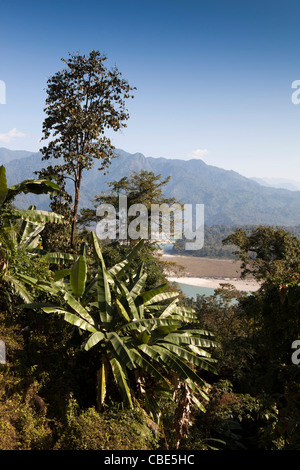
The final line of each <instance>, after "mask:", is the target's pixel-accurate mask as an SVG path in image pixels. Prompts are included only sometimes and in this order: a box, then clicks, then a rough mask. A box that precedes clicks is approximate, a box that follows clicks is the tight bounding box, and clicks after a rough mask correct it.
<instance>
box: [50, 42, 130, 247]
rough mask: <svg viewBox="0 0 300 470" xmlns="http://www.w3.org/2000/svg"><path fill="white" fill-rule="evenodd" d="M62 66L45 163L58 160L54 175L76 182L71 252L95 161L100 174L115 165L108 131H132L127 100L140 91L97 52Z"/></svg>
mask: <svg viewBox="0 0 300 470" xmlns="http://www.w3.org/2000/svg"><path fill="white" fill-rule="evenodd" d="M62 61H63V63H64V64H65V68H64V69H62V70H60V71H58V72H57V73H56V74H54V75H53V76H52V77H50V78H49V80H48V82H47V84H48V87H47V99H46V107H45V109H44V111H45V113H46V118H45V120H44V123H43V138H42V140H44V141H45V140H46V141H48V140H49V142H48V144H47V145H45V146H44V147H43V148H42V149H41V152H42V154H43V160H50V159H53V158H54V159H58V160H59V162H58V164H57V165H55V166H53V167H52V170H53V171H54V173H56V174H57V175H60V176H62V177H63V178H64V180H66V179H70V180H71V181H72V182H73V185H74V203H73V207H72V222H71V248H74V246H75V229H76V221H77V213H78V205H79V195H80V186H81V182H82V176H83V172H84V170H90V169H91V168H92V166H93V164H94V162H95V160H100V161H101V166H100V167H99V168H98V169H99V170H105V169H107V167H108V166H109V164H110V161H111V158H113V157H114V147H113V145H112V143H111V141H110V139H109V138H108V137H106V136H105V131H106V130H108V129H109V130H111V129H112V130H113V131H118V130H119V129H121V128H124V127H126V121H127V120H128V118H129V114H128V111H127V109H126V108H125V101H126V99H128V98H132V97H133V96H132V94H131V92H132V90H134V88H132V87H130V85H129V84H128V82H127V80H124V79H123V78H122V77H121V73H120V72H119V71H118V69H117V68H116V67H113V68H112V69H108V68H107V67H106V64H105V62H106V61H107V57H106V56H105V55H102V54H101V53H100V52H98V51H94V50H93V51H91V53H90V54H89V55H88V56H85V55H79V54H76V55H71V54H70V56H69V58H68V59H67V60H65V59H62ZM42 171H45V170H42Z"/></svg>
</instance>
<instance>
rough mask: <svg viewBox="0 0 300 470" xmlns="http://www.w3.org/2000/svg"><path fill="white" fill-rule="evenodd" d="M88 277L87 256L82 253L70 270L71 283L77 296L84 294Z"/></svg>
mask: <svg viewBox="0 0 300 470" xmlns="http://www.w3.org/2000/svg"><path fill="white" fill-rule="evenodd" d="M86 277H87V265H86V258H85V256H83V255H80V256H79V257H78V258H77V260H76V261H75V263H74V264H73V266H72V268H71V272H70V285H71V289H72V291H73V294H74V295H75V297H76V298H79V297H81V296H82V295H83V293H84V290H85V284H86Z"/></svg>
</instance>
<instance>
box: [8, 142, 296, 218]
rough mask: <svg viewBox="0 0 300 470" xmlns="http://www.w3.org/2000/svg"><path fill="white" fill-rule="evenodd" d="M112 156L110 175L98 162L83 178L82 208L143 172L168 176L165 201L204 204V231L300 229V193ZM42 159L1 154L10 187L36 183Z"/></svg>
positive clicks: (212, 171) (42, 199)
mask: <svg viewBox="0 0 300 470" xmlns="http://www.w3.org/2000/svg"><path fill="white" fill-rule="evenodd" d="M10 152H12V153H10ZM14 152H16V153H14ZM116 154H117V155H118V157H117V158H114V159H113V160H112V163H111V165H110V168H109V172H108V174H106V175H104V174H103V172H100V171H98V170H97V161H96V162H95V166H94V167H93V169H92V170H90V171H89V172H85V173H84V176H83V182H82V189H81V200H80V207H81V208H82V207H92V206H93V203H92V202H91V200H92V198H93V197H94V196H96V195H100V194H101V192H102V191H107V190H108V186H107V184H106V183H107V182H109V181H114V180H119V179H120V178H122V177H123V176H128V175H129V174H130V173H131V172H132V171H140V170H141V169H143V170H147V171H153V172H154V173H155V174H161V175H162V177H163V178H165V177H167V176H169V175H170V176H171V179H170V182H169V183H168V185H167V186H166V191H165V195H166V196H174V197H176V199H177V200H179V201H180V202H182V203H186V204H204V206H205V224H207V225H217V224H223V225H234V224H240V225H252V224H265V225H283V226H291V225H299V224H300V191H289V190H287V189H276V188H273V187H269V186H263V185H261V184H259V183H258V182H256V181H254V180H253V179H251V178H246V177H244V176H242V175H240V174H239V173H237V172H235V171H232V170H224V169H222V168H218V167H215V166H211V165H207V164H206V163H205V162H203V161H202V160H198V159H197V160H196V159H192V160H180V159H169V158H153V157H145V156H144V155H143V154H141V153H135V154H130V153H128V152H126V151H124V150H121V149H117V150H116ZM3 155H4V157H3ZM13 156H15V157H16V158H12V157H13ZM8 157H9V158H8ZM41 157H42V156H41V154H40V153H30V152H28V154H26V152H23V153H22V151H19V152H18V151H9V150H8V149H0V164H1V163H3V164H4V165H5V167H6V171H7V178H8V183H9V184H10V185H11V184H14V183H16V182H19V181H21V180H23V179H25V178H30V177H34V171H37V170H40V169H41V168H43V167H45V166H47V165H48V162H43V161H42V159H41ZM70 189H71V187H70ZM70 192H71V191H70ZM71 194H73V192H71ZM17 203H18V205H19V206H20V207H27V206H28V205H29V204H36V205H37V206H38V207H39V208H41V209H47V208H48V204H49V198H48V197H47V196H39V197H36V196H33V195H26V196H22V197H21V198H20V199H18V201H17Z"/></svg>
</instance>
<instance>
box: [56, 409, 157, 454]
mask: <svg viewBox="0 0 300 470" xmlns="http://www.w3.org/2000/svg"><path fill="white" fill-rule="evenodd" d="M74 405H75V406H74ZM157 445H158V436H155V434H154V433H153V431H152V430H151V429H150V427H148V426H147V424H146V421H145V416H144V415H143V413H142V411H140V410H139V409H135V410H126V411H125V410H121V409H113V410H109V411H105V412H103V413H98V412H97V411H96V410H95V409H94V408H89V409H87V410H85V411H82V410H80V409H79V408H78V407H77V406H76V403H74V402H73V403H71V410H70V413H69V416H68V422H67V425H66V427H64V429H63V432H62V434H61V436H60V438H59V439H58V442H57V443H56V445H55V450H116V449H118V450H151V449H155V448H157Z"/></svg>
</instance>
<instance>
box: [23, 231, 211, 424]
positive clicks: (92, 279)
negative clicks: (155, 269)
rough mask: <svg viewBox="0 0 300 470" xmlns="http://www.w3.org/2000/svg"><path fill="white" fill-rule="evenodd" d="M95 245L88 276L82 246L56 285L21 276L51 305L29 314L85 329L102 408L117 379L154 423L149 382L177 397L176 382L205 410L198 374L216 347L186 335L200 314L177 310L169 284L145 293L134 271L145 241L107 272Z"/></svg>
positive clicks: (141, 276) (130, 402)
mask: <svg viewBox="0 0 300 470" xmlns="http://www.w3.org/2000/svg"><path fill="white" fill-rule="evenodd" d="M91 239H92V247H93V253H94V258H95V260H96V262H97V270H96V271H95V272H94V273H89V272H88V269H87V259H86V254H85V250H84V247H83V249H82V251H81V253H80V254H79V256H78V258H77V259H76V261H75V263H74V264H73V265H72V267H70V269H67V270H66V269H64V270H62V271H57V272H56V276H57V277H56V281H55V282H53V283H50V282H45V281H43V282H41V281H39V280H36V279H32V278H29V277H28V276H23V277H22V278H23V281H24V282H27V283H29V284H31V285H34V286H35V287H36V288H39V289H41V290H43V291H45V292H47V293H48V294H50V296H51V297H52V298H53V300H54V302H53V303H51V304H38V303H32V304H28V305H27V308H42V309H43V311H44V312H47V313H49V314H59V315H61V316H62V317H63V318H64V320H65V321H66V322H68V323H70V324H72V325H74V326H75V327H77V328H79V329H80V330H81V332H82V337H83V348H84V350H85V351H88V350H90V349H91V348H94V349H97V351H98V353H99V358H101V361H100V364H101V365H100V368H99V371H98V405H99V408H101V407H102V406H103V405H104V403H105V399H106V392H107V384H108V381H109V379H110V377H113V379H114V382H115V383H116V385H117V387H118V389H119V392H120V394H121V397H122V401H123V404H124V405H125V406H127V407H130V408H132V407H134V405H135V403H136V400H139V399H141V400H142V402H143V404H146V403H147V404H148V408H149V411H150V412H151V413H152V416H153V417H154V418H155V417H157V415H158V413H159V409H158V407H157V402H156V401H155V397H154V396H153V389H151V390H149V389H148V386H147V385H148V384H149V383H150V382H151V381H152V383H153V382H154V383H156V385H159V387H160V389H161V390H165V391H166V390H168V391H171V390H173V391H174V384H175V389H176V387H179V384H180V383H182V382H184V384H185V385H186V386H187V387H188V389H189V390H190V392H191V394H192V396H193V401H194V403H195V404H196V405H197V406H199V407H200V408H201V409H204V407H203V401H204V400H207V399H208V395H207V392H206V390H207V387H208V384H207V383H206V382H205V380H203V379H202V378H201V374H200V371H201V370H206V371H210V372H215V370H214V366H213V363H214V362H215V360H214V359H213V358H212V357H211V354H210V351H209V350H210V348H212V347H214V346H216V344H215V343H214V341H213V338H212V335H211V334H210V333H209V332H208V331H204V330H198V329H189V327H188V326H189V324H190V323H191V322H195V321H197V318H196V316H195V313H194V311H193V310H192V309H188V308H184V307H182V306H180V304H179V299H178V297H179V293H178V292H168V291H166V288H167V284H164V285H161V286H158V287H156V288H154V289H151V290H148V291H144V290H143V288H144V285H145V282H146V278H147V273H146V272H144V267H143V265H141V266H140V268H139V269H138V270H137V271H136V272H132V271H131V270H130V262H131V260H132V259H133V258H134V257H135V254H136V252H137V250H139V249H140V248H141V246H142V243H143V241H141V242H139V243H138V244H137V245H136V246H135V247H134V248H133V250H132V252H131V253H130V254H129V255H128V256H127V258H126V259H125V260H124V261H122V262H120V263H118V264H116V265H115V266H113V267H112V268H110V269H109V268H107V267H106V265H105V262H104V259H103V256H102V252H101V248H100V246H99V243H98V240H97V237H96V235H95V234H94V233H91ZM174 377H175V378H176V380H175V381H174ZM150 378H151V380H149V379H150ZM138 392H139V393H138Z"/></svg>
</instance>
